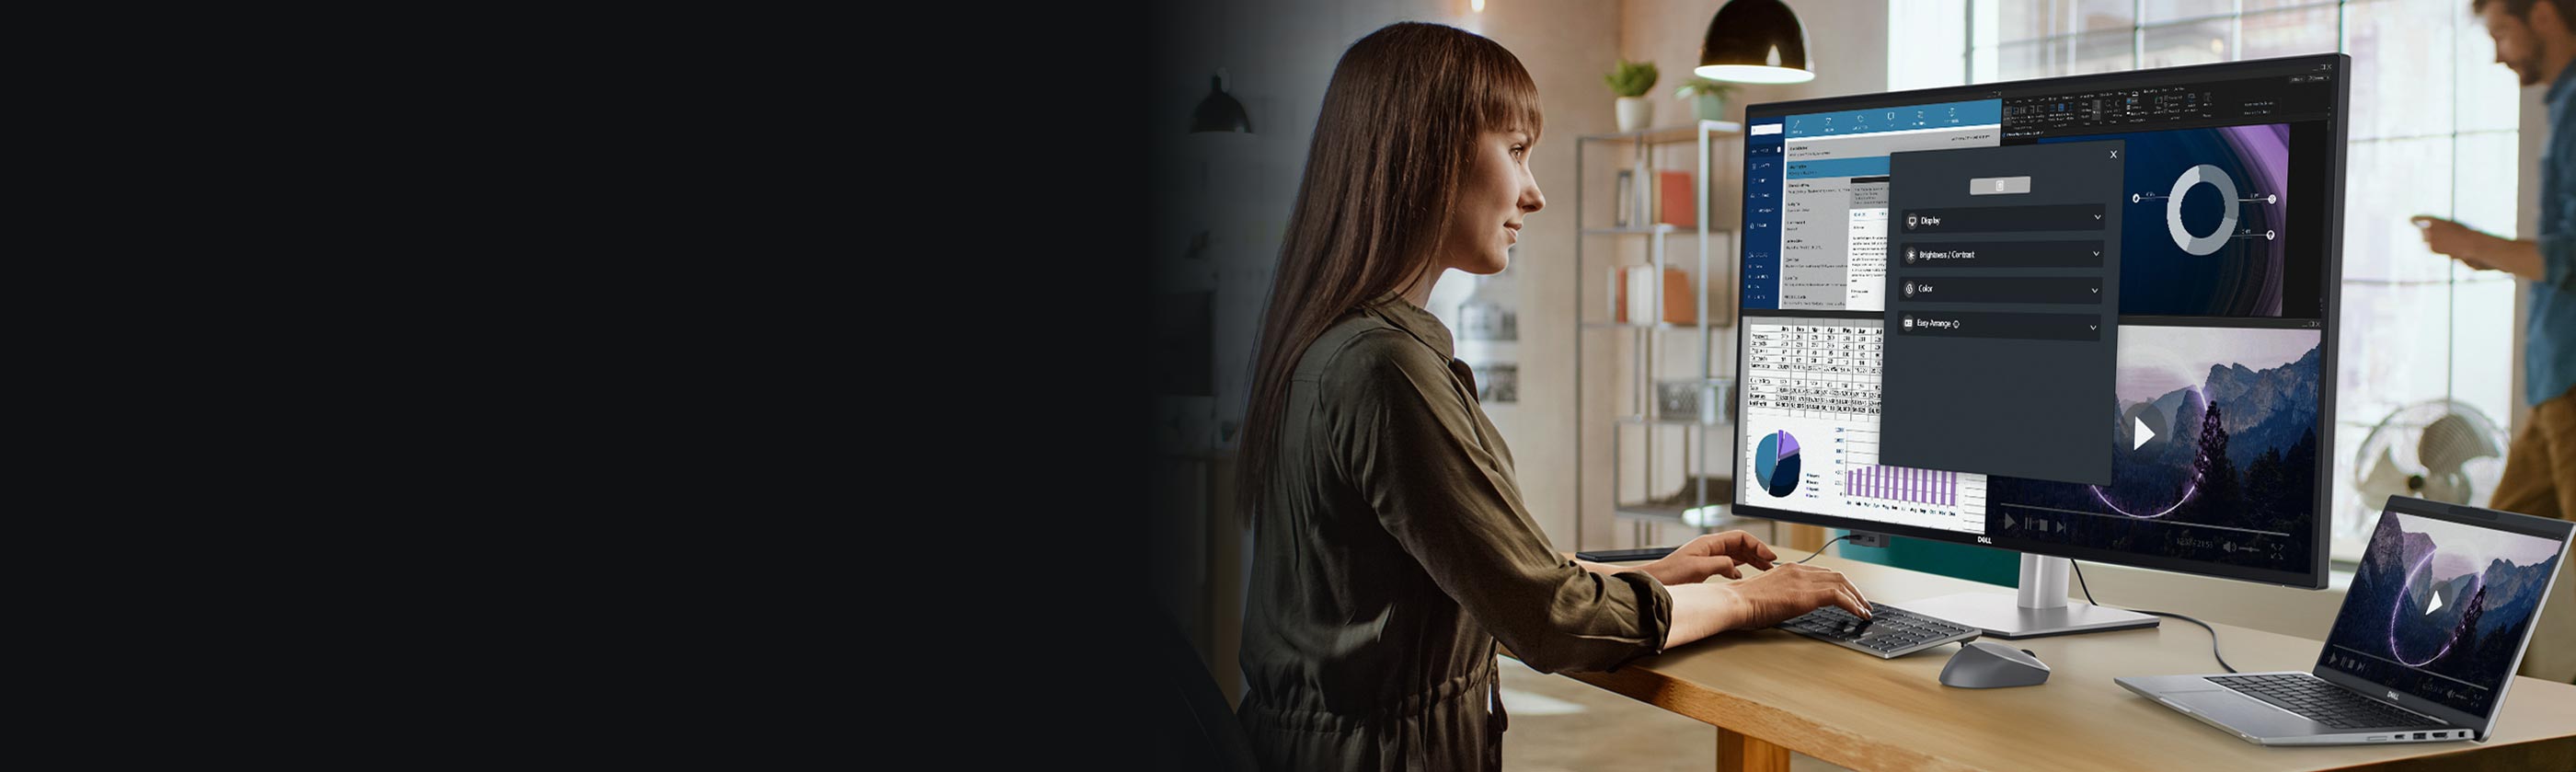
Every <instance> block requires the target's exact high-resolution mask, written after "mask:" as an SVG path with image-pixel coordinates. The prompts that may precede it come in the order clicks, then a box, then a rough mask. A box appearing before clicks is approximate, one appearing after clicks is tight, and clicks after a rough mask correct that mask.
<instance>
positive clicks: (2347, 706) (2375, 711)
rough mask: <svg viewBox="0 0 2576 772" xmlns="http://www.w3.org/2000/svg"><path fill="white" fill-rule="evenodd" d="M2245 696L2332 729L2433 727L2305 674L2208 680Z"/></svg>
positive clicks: (2426, 721)
mask: <svg viewBox="0 0 2576 772" xmlns="http://www.w3.org/2000/svg"><path fill="white" fill-rule="evenodd" d="M2208 678H2209V680H2210V681H2212V682H2215V683H2217V684H2218V685H2220V686H2224V687H2227V688H2229V689H2234V690H2236V691H2238V692H2240V693H2243V694H2244V695H2245V696H2248V697H2252V698H2254V699H2258V700H2262V701H2264V702H2268V703H2271V704H2273V705H2277V706H2279V707H2280V708H2281V709H2282V710H2286V711H2289V712H2292V713H2297V714H2299V715H2301V716H2305V717H2307V718H2308V719H2309V720H2311V721H2315V722H2317V723H2320V724H2325V725H2327V726H2331V727H2334V728H2336V729H2375V728H2393V727H2401V726H2430V725H2437V724H2439V723H2440V722H2436V721H2434V720H2432V719H2429V718H2425V717H2423V716H2419V715H2415V714H2413V713H2408V712H2406V711H2403V710H2398V709H2396V708H2392V707H2389V706H2387V705H2383V704H2380V703H2379V702H2378V701H2376V700H2372V699H2370V698H2368V697H2363V696H2361V695H2358V694H2354V693H2353V692H2352V690H2350V689H2346V688H2343V687H2341V686H2336V685H2334V684H2331V683H2327V682H2326V681H2325V679H2322V678H2318V677H2316V676H2312V675H2308V674H2306V673H2296V674H2289V675H2226V676H2209V677H2208Z"/></svg>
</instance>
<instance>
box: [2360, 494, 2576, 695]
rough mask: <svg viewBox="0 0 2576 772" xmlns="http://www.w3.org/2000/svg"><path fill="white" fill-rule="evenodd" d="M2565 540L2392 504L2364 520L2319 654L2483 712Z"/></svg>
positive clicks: (2404, 688) (2384, 681)
mask: <svg viewBox="0 0 2576 772" xmlns="http://www.w3.org/2000/svg"><path fill="white" fill-rule="evenodd" d="M2562 528H2563V526H2562ZM2566 549H2567V542H2566V540H2565V539H2563V538H2553V537H2550V536H2546V535H2540V534H2532V533H2524V532H2520V531H2518V530H2511V529H2506V528H2495V527H2489V526H2485V525H2480V524H2476V523H2464V522H2457V521H2454V520H2449V519H2442V518H2436V517H2430V516H2426V515H2422V514H2415V513H2409V512H2403V511H2399V510H2398V509H2397V508H2394V507H2392V508H2390V509H2389V510H2388V511H2386V512H2383V513H2381V514H2380V516H2379V525H2378V526H2377V527H2375V528H2373V529H2371V533H2370V546H2369V548H2368V549H2367V550H2366V551H2365V552H2363V553H2362V559H2361V566H2360V569H2359V570H2358V571H2356V572H2355V573H2354V575H2353V580H2352V588H2351V589H2350V590H2349V591H2347V592H2346V593H2345V594H2344V596H2343V611H2341V612H2340V613H2337V614H2336V615H2335V624H2334V631H2333V632H2332V633H2329V634H2328V635H2327V636H2326V647H2325V649H2324V650H2323V651H2321V652H2319V653H2318V655H2317V664H2318V665H2319V666H2321V667H2325V668H2331V669H2334V670H2339V671H2342V672H2345V673H2349V674H2352V675H2354V676H2357V677H2359V678H2361V679H2362V680H2364V681H2368V682H2370V683H2374V684H2379V685H2382V686H2386V687H2388V688H2390V689H2395V690H2397V691H2400V692H2404V693H2406V694H2409V695H2413V696H2414V697H2417V698H2421V699H2427V700H2431V701H2433V702H2434V703H2436V704H2440V705H2443V706H2445V707H2449V708H2452V709H2454V710H2458V711H2460V712H2463V713H2467V714H2469V715H2471V716H2477V717H2480V718H2484V717H2486V716H2487V715H2489V714H2491V713H2493V712H2494V711H2495V707H2496V697H2497V695H2498V694H2499V693H2500V690H2501V689H2503V687H2504V680H2505V679H2507V678H2510V677H2512V676H2513V668H2514V664H2515V662H2516V661H2517V660H2518V659H2519V658H2520V657H2521V655H2522V649H2523V642H2524V640H2525V639H2527V638H2529V637H2531V620H2532V618H2534V617H2536V616H2538V615H2539V614H2540V604H2541V601H2542V599H2543V598H2545V597H2546V596H2547V594H2548V592H2549V582H2550V577H2552V576H2554V575H2556V572H2557V570H2558V563H2559V560H2560V558H2561V557H2562V556H2563V555H2564V554H2565V552H2566ZM2401 702H2403V701H2402V700H2401Z"/></svg>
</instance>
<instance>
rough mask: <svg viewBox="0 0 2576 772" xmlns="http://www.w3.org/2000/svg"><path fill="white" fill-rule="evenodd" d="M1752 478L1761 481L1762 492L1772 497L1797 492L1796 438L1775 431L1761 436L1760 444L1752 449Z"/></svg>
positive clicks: (1786, 433)
mask: <svg viewBox="0 0 2576 772" xmlns="http://www.w3.org/2000/svg"><path fill="white" fill-rule="evenodd" d="M1753 477H1754V479H1757V480H1761V481H1762V490H1764V491H1767V492H1769V493H1770V494H1771V495H1772V496H1773V497H1781V496H1787V495H1789V494H1791V493H1796V492H1797V491H1798V438H1796V437H1791V436H1789V433H1788V432H1779V431H1775V432H1772V433H1770V434H1766V435H1762V444H1760V445H1757V446H1755V447H1754V449H1753Z"/></svg>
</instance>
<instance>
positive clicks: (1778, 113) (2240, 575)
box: [1729, 53, 2352, 590]
mask: <svg viewBox="0 0 2576 772" xmlns="http://www.w3.org/2000/svg"><path fill="white" fill-rule="evenodd" d="M2321 66H2322V67H2321ZM2274 72H2278V73H2280V74H2283V75H2289V74H2295V73H2300V72H2306V73H2317V72H2328V73H2331V74H2333V75H2334V88H2335V101H2334V112H2333V114H2332V115H2331V116H2330V117H2329V119H2328V126H2329V131H2330V132H2331V133H2332V134H2333V141H2332V143H2331V147H2332V150H2331V154H2332V163H2333V169H2334V179H2335V180H2337V181H2341V180H2343V179H2345V173H2344V172H2345V169H2344V164H2345V161H2346V158H2347V157H2348V156H2349V155H2351V149H2350V148H2349V147H2348V146H2347V143H2348V142H2349V140H2350V138H2351V137H2350V122H2351V101H2352V99H2351V98H2352V78H2351V74H2352V57H2350V56H2348V55H2345V54H2341V53H2334V54H2313V55H2305V56H2291V57H2279V58H2273V59H2256V60H2251V61H2243V62H2224V63H2219V64H2205V65H2192V66H2186V67H2165V68H2158V69H2153V70H2131V71H2125V72H2116V73H2101V74H2095V75H2077V76H2069V77H2062V78H2039V79H2030V80H2019V81H2003V82H1997V83H1980V84H1975V85H1969V86H1948V87H1942V88H1931V89H1917V90H1912V91H1892V92H1884V93H1877V94H1862V95H1853V96H1839V97H1824V98H1818V99H1802V100H1795V101H1783V102H1764V103H1759V104H1753V105H1747V106H1746V107H1745V111H1744V123H1745V126H1746V127H1747V130H1748V131H1749V130H1750V127H1751V126H1752V125H1753V124H1754V123H1756V122H1757V121H1761V120H1764V119H1770V118H1783V117H1787V116H1790V115H1797V114H1804V113H1814V112H1831V111H1838V110H1854V109H1877V108H1882V107H1897V106H1901V105H1902V104H1923V103H1938V102H1956V101H1969V100H1976V99H2002V98H2005V92H2008V91H2011V92H2022V91H2031V90H2041V91H2059V90H2066V91H2084V90H2096V89H2106V88H2118V87H2122V86H2127V85H2136V86H2153V85H2169V84H2176V83H2187V82H2193V81H2206V80H2214V79H2242V78H2247V77H2261V76H2263V75H2266V74H2270V73H2274ZM2029 95H2033V94H2014V96H2029ZM2335 188H2336V190H2335V194H2334V195H2333V196H2331V197H2330V198H2331V201H2330V202H2329V203H2328V205H2327V207H2326V223H2325V230H2326V234H2325V240H2326V255H2327V260H2326V266H2325V268H2326V270H2325V271H2324V273H2325V282H2326V286H2325V292H2324V301H2325V308H2324V310H2323V312H2322V313H2323V315H2324V316H2323V319H2322V320H2321V321H2322V322H2323V323H2322V324H2320V325H2319V326H2320V327H2322V328H2323V329H2322V337H2323V340H2322V341H2321V342H2320V343H2319V345H2321V346H2323V350H2322V352H2321V354H2322V356H2321V357H2320V360H2319V364H2318V367H2319V375H2320V377H2319V379H2318V395H2317V448H2318V453H2317V464H2318V470H2317V471H2318V474H2317V483H2316V484H2317V490H2316V499H2315V500H2316V501H2317V502H2318V507H2317V511H2316V512H2315V513H2314V516H2313V517H2312V518H2311V524H2310V536H2309V539H2308V543H2309V545H2310V547H2311V549H2310V551H2311V553H2312V554H2311V555H2309V560H2308V567H2307V570H2305V571H2283V570H2274V569H2266V568H2255V567H2249V566H2229V565H2222V564H2216V563H2209V562H2204V561H2194V560H2184V559H2178V558H2167V557H2164V556H2157V555H2140V554H2136V553H2131V552H2123V551H2120V550H2115V549H2106V548H2098V547H2087V546H2082V545H2072V544H2029V545H2009V546H2005V545H1995V544H1993V543H1991V538H1992V537H1991V536H1990V535H1987V534H1971V533H1967V532H1963V531H1946V530H1941V529H1936V528H1925V527H1920V526H1911V525H1900V524H1896V523H1885V522H1878V521H1872V520H1859V519H1854V518H1846V517H1839V516H1834V515H1820V514H1814V513H1809V512H1800V511H1796V510H1789V509H1778V508H1773V507H1765V506H1760V505H1755V504H1747V503H1744V502H1743V501H1742V499H1744V498H1746V497H1745V496H1744V495H1743V490H1744V485H1745V482H1744V481H1745V479H1746V478H1745V473H1746V470H1745V469H1744V463H1745V462H1744V453H1743V452H1742V449H1741V448H1738V449H1737V452H1735V453H1734V454H1732V455H1733V458H1732V459H1731V460H1730V461H1729V468H1730V470H1731V473H1732V474H1733V475H1734V485H1735V489H1734V490H1733V491H1730V492H1729V498H1730V499H1733V500H1736V504H1735V506H1734V507H1732V512H1733V514H1735V515H1737V516H1741V517H1750V518H1760V519H1766V520H1774V521H1779V522H1786V523H1797V524H1804V525H1815V526H1822V527H1826V528H1841V529H1847V530H1853V531H1863V532H1868V533H1882V534H1889V535H1895V536H1906V537H1912V538H1918V539H1925V540H1929V541H1940V542H1948V543H1953V544H1965V545H1970V546H1980V547H1991V548H1995V549H2005V550H2010V551H2019V552H2025V553H2029V554H2034V555H2043V556H2048V557H2063V558H2070V559H2076V560H2089V561H2094V562H2099V563H2111V564H2116V565H2124V566H2135V567H2138V568H2151V569H2156V570H2161V571H2172V572H2176V573H2184V574H2191V575H2195V576H2210V577H2216V578H2221V579H2233V580H2239V581H2248V582H2259V583H2264V584H2274V585H2281V586H2285V587H2299V588H2304V589H2310V590H2321V589H2325V587H2326V580H2327V577H2328V573H2327V568H2326V561H2327V554H2328V553H2330V552H2332V551H2333V550H2332V546H2331V544H2330V542H2329V539H2330V533H2329V530H2330V527H2331V525H2332V522H2333V519H2334V511H2333V510H2334V505H2333V502H2334V480H2335V477H2334V454H2333V453H2332V450H2331V449H2332V448H2334V446H2335V445H2334V426H2335V421H2334V414H2335V413H2334V392H2335V388H2334V383H2335V373H2336V372H2337V370H2336V366H2337V365H2336V359H2337V357H2336V352H2337V350H2338V348H2339V340H2338V335H2339V333H2338V330H2339V329H2340V328H2341V327H2342V325H2341V324H2338V323H2337V322H2338V321H2339V320H2338V315H2339V314H2340V313H2341V312H2342V296H2343V290H2342V285H2343V215H2344V204H2343V198H2344V196H2343V189H2342V186H2341V185H2340V184H2338V185H2336V186H2335ZM1744 241H1745V240H1744V239H1736V265H1737V266H1738V267H1741V266H1742V265H1743V264H1744ZM1743 296H1744V288H1743V286H1742V285H1741V283H1740V282H1739V284H1738V286H1737V288H1736V303H1735V304H1734V306H1735V317H1736V318H1735V322H1736V324H1735V335H1736V341H1735V344H1736V345H1735V352H1736V370H1735V371H1736V372H1737V373H1742V372H1744V371H1745V370H1744V367H1745V356H1746V354H1745V351H1746V345H1745V344H1746V341H1745V336H1746V335H1747V334H1749V333H1748V329H1749V328H1748V327H1746V325H1745V323H1744V320H1745V316H1744V303H1743V299H1744V297H1743ZM1843 313H1848V312H1843ZM1733 391H1734V392H1735V395H1734V402H1735V405H1734V407H1735V416H1736V422H1737V425H1736V426H1735V427H1734V431H1735V432H1736V438H1735V439H1736V442H1738V443H1741V442H1742V441H1743V439H1744V437H1745V434H1744V431H1745V426H1744V419H1743V416H1744V400H1745V397H1746V390H1745V389H1742V388H1738V389H1734V390H1733Z"/></svg>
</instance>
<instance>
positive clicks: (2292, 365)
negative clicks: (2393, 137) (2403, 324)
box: [1734, 54, 2351, 638]
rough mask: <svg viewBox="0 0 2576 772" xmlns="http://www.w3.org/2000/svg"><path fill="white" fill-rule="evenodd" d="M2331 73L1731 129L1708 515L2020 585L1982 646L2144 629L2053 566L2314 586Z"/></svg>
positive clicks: (2329, 331)
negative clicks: (1892, 543) (2010, 565)
mask: <svg viewBox="0 0 2576 772" xmlns="http://www.w3.org/2000/svg"><path fill="white" fill-rule="evenodd" d="M2350 69H2351V59H2350V58H2348V57H2346V56H2344V55H2342V54H2327V55H2317V56H2304V57H2293V58H2284V59H2267V60H2260V61H2248V62H2234V63H2227V64H2214V65H2207V66H2194V67H2177V68H2168V69H2158V70H2147V71H2138V72H2124V73H2111V74H2101V75H2085V76H2077V77H2067V78H2049V79H2041V80H2027V81H2016V82H2009V83H1992V84H1980V85H1975V86H1964V87H1957V88H1944V89H1929V90H1921V91H1906V92H1897V93H1889V94H1873V95H1866V96H1851V97H1836V98H1828V99H1813V100H1804V101H1795V102H1774V103H1767V104H1757V105H1752V106H1749V107H1747V108H1746V110H1745V134H1746V137H1745V139H1746V142H1745V166H1744V220H1743V236H1742V239H1741V243H1742V245H1743V251H1742V255H1741V259H1742V271H1741V273H1740V274H1739V276H1740V279H1741V288H1740V294H1739V302H1738V303H1737V308H1738V309H1739V318H1738V319H1737V325H1736V330H1737V338H1736V342H1737V351H1736V356H1737V363H1738V368H1739V369H1738V370H1737V372H1738V373H1739V379H1738V380H1739V388H1738V389H1737V390H1736V394H1737V397H1736V416H1737V426H1736V431H1737V432H1738V435H1737V437H1736V450H1735V458H1734V470H1735V480H1736V486H1737V489H1736V490H1735V491H1734V501H1735V503H1736V506H1735V512H1736V514H1739V515H1742V516H1747V517H1758V518H1768V519H1773V520H1780V521H1788V522H1793V523H1806V524H1812V525H1818V526H1825V527H1830V528H1843V529H1852V530H1858V531H1867V532H1874V533H1884V534H1893V535H1898V536H1908V537H1914V538H1920V539H1930V540H1935V541H1945V542H1955V543H1960V544H1973V545H1984V546H1991V547H1993V548H1996V549H2005V550H2016V551H2019V552H2021V553H2022V575H2021V588H2020V589H2021V594H2020V597H2019V599H2018V600H2017V601H2016V600H2012V599H2009V596H1999V595H1990V594H1965V595H1956V596H1947V597H1943V598H1935V599H1930V600H1927V601H1922V602H1915V603H1908V604H1906V606H1907V608H1908V609H1910V610H1913V611H1917V612H1920V613H1924V614H1930V615H1933V616H1937V617H1942V618H1946V619H1950V620H1953V621H1957V622H1960V623H1962V624H1968V625H1974V626H1977V627H1979V628H1982V629H1984V630H1986V631H1987V632H1988V633H1990V634H1993V635H1996V636H2000V637H2007V638H2010V637H2024V636H2029V635H2048V634H2058V633H2069V632H2084V631H2089V630H2103V629H2118V628H2124V627H2143V626H2150V625H2152V624H2154V622H2155V618H2154V617H2151V616H2145V615H2141V614H2137V613H2134V612H2128V611H2123V610H2118V609H2110V608H2104V607H2097V606H2092V605H2089V604H2083V603H2069V602H2068V601H2067V600H2066V595H2067V593H2066V588H2067V582H2066V573H2065V571H2066V568H2067V566H2068V562H2067V561H2068V559H2083V560H2092V561H2097V562H2104V563H2118V564H2124V565H2130V566H2138V567H2144V568H2154V569H2161V570H2166V571H2178V572H2183V573H2189V574H2198V575H2203V576H2214V577H2223V578H2228V579H2237V580H2244V581H2251V582H2263V583H2268V584H2277V585H2285V586H2295V587H2305V588H2311V589H2315V588H2322V587H2324V586H2325V583H2326V551H2327V550H2326V548H2327V536H2326V528H2327V525H2328V522H2329V520H2330V518H2329V516H2328V513H2329V507H2330V505H2331V500H2332V499H2331V493H2330V490H2329V481H2330V478H2331V474H2330V472H2331V470H2332V466H2331V463H2332V461H2331V456H2332V453H2331V449H2332V448H2333V436H2332V434H2333V430H2334V421H2333V415H2334V388H2335V366H2334V363H2335V342H2336V341H2335V335H2336V333H2335V313H2336V306H2337V300H2336V296H2337V292H2336V287H2337V284H2338V283H2339V281H2340V279H2341V276H2340V268H2339V264H2340V261H2341V258H2340V254H2341V235H2342V232H2343V228H2342V220H2343V205H2342V201H2343V190H2344V180H2343V171H2344V169H2343V167H2344V152H2345V150H2344V141H2345V133H2346V129H2345V121H2346V115H2347V110H2346V104H2347V101H2348V86H2347V80H2346V76H2347V74H2348V72H2349V71H2350Z"/></svg>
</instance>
